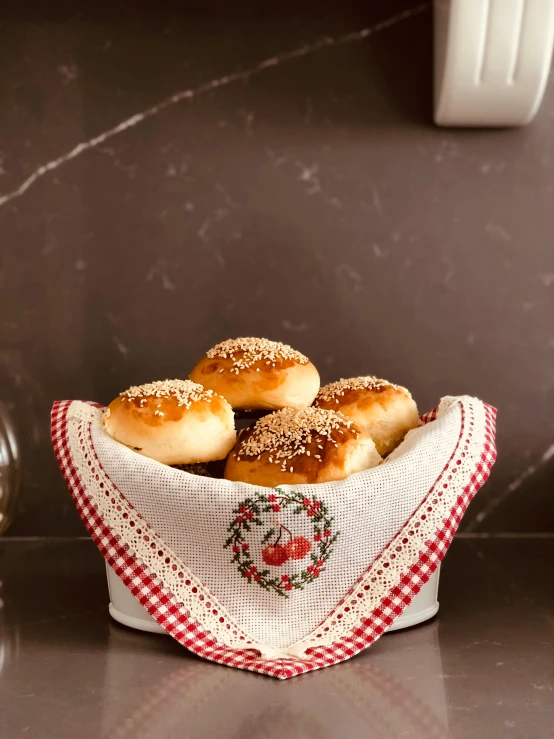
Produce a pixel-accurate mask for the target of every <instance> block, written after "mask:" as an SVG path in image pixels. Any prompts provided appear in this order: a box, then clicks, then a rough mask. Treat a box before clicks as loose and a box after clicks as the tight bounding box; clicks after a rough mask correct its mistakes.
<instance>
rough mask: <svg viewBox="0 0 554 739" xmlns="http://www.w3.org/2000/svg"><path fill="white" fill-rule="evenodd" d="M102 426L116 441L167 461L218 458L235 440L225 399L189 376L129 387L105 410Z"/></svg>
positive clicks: (154, 457) (193, 461)
mask: <svg viewBox="0 0 554 739" xmlns="http://www.w3.org/2000/svg"><path fill="white" fill-rule="evenodd" d="M103 425H104V428H105V429H106V431H107V432H108V433H109V434H110V436H112V437H113V438H114V439H115V440H116V441H119V442H121V443H122V444H125V445H126V446H128V447H130V448H131V449H134V450H135V451H136V452H138V453H139V454H143V455H144V456H146V457H151V458H152V459H155V460H157V461H158V462H163V463H164V464H169V465H174V464H175V465H176V464H196V463H199V462H210V461H213V460H217V459H224V458H225V457H226V456H227V454H228V453H229V450H230V449H231V448H232V447H233V444H234V443H235V440H236V432H235V427H234V414H233V410H232V408H231V406H230V405H229V403H228V402H227V401H226V400H225V398H222V397H221V396H220V395H217V394H216V393H214V392H213V391H212V390H206V388H204V387H202V386H201V385H197V384H196V383H194V382H191V381H190V380H163V381H158V382H150V383H148V384H146V385H138V386H134V387H130V388H129V389H128V390H126V391H125V392H123V393H121V394H120V395H119V396H118V397H117V398H115V400H113V401H112V402H111V403H110V405H109V406H108V408H106V410H105V411H104V414H103Z"/></svg>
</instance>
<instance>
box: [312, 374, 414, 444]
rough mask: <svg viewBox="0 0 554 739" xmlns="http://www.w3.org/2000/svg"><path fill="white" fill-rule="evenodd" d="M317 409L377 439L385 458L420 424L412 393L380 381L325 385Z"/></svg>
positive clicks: (366, 379)
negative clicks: (346, 420)
mask: <svg viewBox="0 0 554 739" xmlns="http://www.w3.org/2000/svg"><path fill="white" fill-rule="evenodd" d="M314 406H315V407H317V408H326V409H333V410H335V411H338V412H340V413H341V414H342V415H343V416H345V417H346V418H349V419H350V420H351V421H353V422H354V423H355V424H357V425H358V426H359V427H360V428H361V429H363V430H364V431H365V432H366V433H367V434H368V435H369V436H370V437H371V438H372V439H373V441H374V442H375V446H376V447H377V451H378V452H379V454H382V455H385V454H388V453H389V452H391V451H392V450H393V449H394V448H395V447H396V446H397V445H398V444H399V443H400V442H401V441H402V439H403V438H404V436H405V435H406V433H407V432H408V431H410V430H411V429H413V428H416V427H417V426H418V424H419V414H418V410H417V406H416V404H415V401H414V400H413V398H412V396H411V394H410V391H409V390H407V389H406V388H405V387H402V386H401V385H395V384H393V383H392V382H388V381H387V380H382V379H379V378H377V377H371V376H367V377H352V378H350V379H346V380H338V381H337V382H332V383H330V384H329V385H325V386H324V387H322V388H321V390H320V391H319V392H318V394H317V396H316V399H315V400H314Z"/></svg>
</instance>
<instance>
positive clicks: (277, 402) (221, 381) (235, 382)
mask: <svg viewBox="0 0 554 739" xmlns="http://www.w3.org/2000/svg"><path fill="white" fill-rule="evenodd" d="M190 379H191V380H193V381H194V382H198V383H200V384H201V385H203V386H204V387H207V388H210V390H213V391H214V392H215V393H219V394H220V395H223V397H224V398H227V400H228V401H229V403H230V404H231V405H232V406H233V408H236V409H240V408H244V409H249V410H252V409H258V408H260V409H268V410H275V409H278V408H285V407H290V408H305V407H306V406H308V405H311V403H312V401H313V399H314V398H315V396H316V393H317V391H318V390H319V374H318V372H317V370H316V368H315V367H314V365H313V364H312V363H311V362H310V361H309V359H308V358H307V357H305V356H304V355H303V354H300V352H297V351H295V350H294V349H292V348H291V347H290V346H287V345H285V344H279V343H278V342H276V341H269V340H268V339H255V338H243V339H229V340H228V341H224V342H222V343H221V344H218V345H217V346H214V348H213V349H210V350H209V351H208V352H207V353H206V356H205V357H204V358H203V359H201V360H200V361H199V362H198V364H197V365H196V367H195V368H194V369H193V370H192V372H191V373H190Z"/></svg>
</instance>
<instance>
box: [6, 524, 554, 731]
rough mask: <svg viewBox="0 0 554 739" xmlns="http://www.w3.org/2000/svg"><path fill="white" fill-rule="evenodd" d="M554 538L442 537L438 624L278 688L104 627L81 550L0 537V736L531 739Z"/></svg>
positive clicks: (91, 563) (547, 689) (536, 727)
mask: <svg viewBox="0 0 554 739" xmlns="http://www.w3.org/2000/svg"><path fill="white" fill-rule="evenodd" d="M553 556H554V538H551V537H543V538H527V539H522V538H494V539H490V538H457V539H456V540H455V542H454V544H453V545H452V548H451V550H450V552H449V553H448V555H447V558H446V560H445V562H444V565H443V568H442V575H441V586H440V589H439V599H440V602H441V607H440V611H439V615H438V616H437V618H436V619H434V620H433V621H431V622H429V623H427V624H425V625H422V626H419V627H415V628H412V629H409V630H406V631H403V632H396V633H394V634H390V635H388V636H385V637H383V638H382V639H381V640H380V641H379V642H377V643H376V644H375V645H374V646H373V647H372V648H371V649H369V650H367V651H366V652H364V653H362V654H361V655H359V656H358V657H356V658H354V659H352V660H350V661H349V662H345V663H343V664H341V665H338V666H336V667H332V668H328V669H325V670H322V671H320V672H315V673H311V674H308V675H305V676H300V677H297V678H294V679H292V680H287V681H285V682H279V681H276V680H272V679H270V678H266V677H262V676H259V675H252V674H249V673H244V672H240V671H238V670H232V669H229V668H225V667H221V666H218V665H213V664H210V663H208V662H203V661H201V660H199V659H197V658H196V657H194V656H193V655H191V654H189V653H187V652H186V651H185V650H184V649H183V648H182V647H180V646H179V645H178V644H177V643H176V642H174V641H172V640H171V639H170V638H169V637H165V636H157V635H150V634H143V633H139V632H134V631H132V630H130V629H126V628H125V627H122V626H119V625H117V624H116V623H115V622H113V621H112V620H111V619H110V617H109V615H108V610H107V605H108V593H107V587H106V581H105V574H104V565H103V562H102V559H101V557H100V555H99V554H98V552H97V551H96V549H95V547H94V545H93V544H92V542H91V541H89V540H88V539H59V540H52V539H50V540H32V541H29V540H27V541H23V540H3V541H1V542H0V581H1V587H0V597H1V600H0V736H1V737H2V739H8V738H9V739H15V738H16V737H26V738H27V737H28V738H31V737H38V738H40V739H50V738H52V739H54V738H55V739H64V737H71V738H73V737H75V736H76V735H77V734H76V732H77V729H78V735H79V736H80V737H82V739H89V738H92V737H119V738H123V737H132V738H133V739H146V738H148V739H150V738H152V739H153V738H154V737H164V738H165V739H171V738H172V737H179V739H182V738H183V737H187V739H195V738H196V737H210V739H218V738H219V737H237V738H238V737H241V738H242V739H246V738H247V737H256V739H269V738H270V737H271V738H272V737H287V739H294V738H295V737H302V738H305V737H314V739H315V737H317V739H327V738H328V737H343V736H348V737H349V739H357V737H360V738H362V737H363V738H364V739H369V738H370V737H378V738H379V739H389V738H395V737H410V739H412V738H415V739H417V737H426V738H427V737H430V736H432V737H453V738H454V739H465V738H466V737H467V738H470V737H471V739H474V737H484V736H486V737H487V738H488V739H496V738H497V737H498V738H500V737H502V738H503V737H513V738H514V739H529V738H530V737H533V739H543V738H544V739H546V737H550V736H551V733H550V731H551V727H552V725H553V723H554V691H553V689H554V679H553V667H554V650H553V643H554V625H553V624H554V612H553V611H554V609H553V593H552V582H551V581H550V582H549V581H548V578H545V577H544V568H545V565H546V564H547V563H549V562H552V559H553Z"/></svg>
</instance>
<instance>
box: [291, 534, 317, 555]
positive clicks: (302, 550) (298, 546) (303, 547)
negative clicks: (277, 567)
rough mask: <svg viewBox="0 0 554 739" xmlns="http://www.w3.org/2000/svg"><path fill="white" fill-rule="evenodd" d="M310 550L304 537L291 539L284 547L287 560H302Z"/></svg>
mask: <svg viewBox="0 0 554 739" xmlns="http://www.w3.org/2000/svg"><path fill="white" fill-rule="evenodd" d="M316 536H317V534H316ZM314 539H315V536H314ZM311 548H312V545H311V543H310V542H309V541H308V539H306V537H305V536H295V537H294V539H291V540H290V541H289V543H288V544H287V545H286V546H285V550H286V552H287V558H288V559H304V557H306V556H307V554H308V552H309V551H310V549H311Z"/></svg>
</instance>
